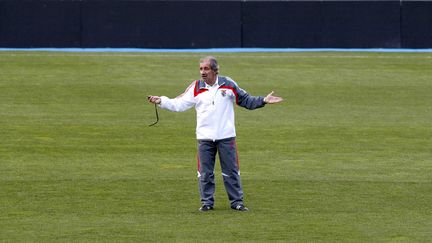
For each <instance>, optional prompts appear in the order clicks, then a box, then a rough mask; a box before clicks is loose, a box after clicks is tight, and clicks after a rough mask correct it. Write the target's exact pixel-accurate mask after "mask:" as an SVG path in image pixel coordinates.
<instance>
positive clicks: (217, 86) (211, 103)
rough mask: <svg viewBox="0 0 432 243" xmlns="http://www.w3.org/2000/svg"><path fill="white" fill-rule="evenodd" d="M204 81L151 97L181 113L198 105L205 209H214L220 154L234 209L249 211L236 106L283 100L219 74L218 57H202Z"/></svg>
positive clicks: (226, 188)
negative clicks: (171, 93) (253, 93)
mask: <svg viewBox="0 0 432 243" xmlns="http://www.w3.org/2000/svg"><path fill="white" fill-rule="evenodd" d="M199 64H200V65H199V66H200V73H201V80H196V81H194V82H192V84H191V85H189V87H188V88H187V89H186V91H185V92H184V93H183V94H181V95H179V96H177V97H176V98H174V99H170V98H168V97H166V96H149V97H148V99H149V101H150V102H151V103H154V104H158V105H159V107H161V108H163V109H167V110H170V111H176V112H181V111H185V110H187V109H189V108H191V107H193V106H195V109H196V114H197V126H196V136H197V140H198V156H197V159H198V178H199V192H200V196H201V204H202V206H201V208H200V209H199V210H200V211H202V212H205V211H209V210H212V209H213V205H214V196H213V195H214V192H215V182H214V166H215V159H216V153H219V160H220V164H221V168H222V176H223V181H224V185H225V190H226V192H227V194H228V198H229V200H230V203H231V208H232V209H234V210H238V211H248V208H246V207H245V206H244V204H243V190H242V185H241V181H240V168H239V162H238V156H237V144H236V140H235V137H236V132H235V126H234V106H233V102H234V101H235V102H236V103H237V105H239V106H242V107H245V108H247V109H250V110H253V109H256V108H261V107H263V106H264V105H265V104H274V103H279V102H281V101H282V100H283V99H282V98H281V97H277V96H273V92H271V93H270V94H268V95H267V96H266V97H261V96H251V95H249V94H248V93H247V92H246V91H244V90H243V89H241V88H240V87H239V86H238V85H237V83H236V82H234V81H233V80H232V79H231V78H229V77H223V76H219V75H218V73H219V65H218V63H217V61H216V59H215V58H214V57H211V56H209V57H204V58H202V59H200V63H199Z"/></svg>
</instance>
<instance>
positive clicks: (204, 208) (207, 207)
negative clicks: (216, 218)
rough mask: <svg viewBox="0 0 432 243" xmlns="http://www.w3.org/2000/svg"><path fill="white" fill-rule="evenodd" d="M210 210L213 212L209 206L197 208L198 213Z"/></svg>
mask: <svg viewBox="0 0 432 243" xmlns="http://www.w3.org/2000/svg"><path fill="white" fill-rule="evenodd" d="M210 210H213V207H212V206H209V205H203V206H202V207H200V208H199V211H201V212H207V211H210Z"/></svg>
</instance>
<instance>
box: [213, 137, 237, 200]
mask: <svg viewBox="0 0 432 243" xmlns="http://www.w3.org/2000/svg"><path fill="white" fill-rule="evenodd" d="M217 149H218V151H219V152H218V153H219V160H220V163H221V168H222V176H223V181H224V185H225V190H226V192H227V194H228V199H229V200H230V203H231V207H235V206H236V205H238V204H243V189H242V185H241V181H240V168H239V162H238V155H237V144H236V140H235V138H232V139H224V140H221V141H219V142H218V143H217Z"/></svg>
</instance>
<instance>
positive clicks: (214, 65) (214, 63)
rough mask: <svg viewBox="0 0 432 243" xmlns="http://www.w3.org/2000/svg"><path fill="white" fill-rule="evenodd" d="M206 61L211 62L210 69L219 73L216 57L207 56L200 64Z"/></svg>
mask: <svg viewBox="0 0 432 243" xmlns="http://www.w3.org/2000/svg"><path fill="white" fill-rule="evenodd" d="M204 61H210V68H211V69H212V70H213V71H215V72H216V73H219V64H218V62H217V60H216V58H215V57H214V56H207V57H203V58H201V59H200V63H202V62H204Z"/></svg>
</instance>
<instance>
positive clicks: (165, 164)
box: [0, 52, 432, 242]
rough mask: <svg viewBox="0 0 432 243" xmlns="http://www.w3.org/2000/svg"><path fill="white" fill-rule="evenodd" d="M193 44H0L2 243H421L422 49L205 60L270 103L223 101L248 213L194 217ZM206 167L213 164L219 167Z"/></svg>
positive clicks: (431, 207) (429, 70)
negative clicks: (229, 104) (187, 105)
mask: <svg viewBox="0 0 432 243" xmlns="http://www.w3.org/2000/svg"><path fill="white" fill-rule="evenodd" d="M204 55H208V54H199V53H177V54H175V53H172V54H170V53H153V54H151V53H148V54H146V53H56V52H0V241H11V242H25V241H37V242H50V241H54V242H58V241H116V242H128V241H130V242H132V241H140V242H142V241H158V242H159V241H160V242H172V241H178V242H191V241H192V242H204V241H215V242H222V241H224V242H267V241H280V242H282V241H286V242H430V241H432V126H431V124H432V123H431V121H432V54H431V53H332V52H321V53H243V54H229V53H219V54H214V55H215V56H216V57H217V58H218V59H219V63H220V65H221V75H226V76H230V77H232V78H233V79H234V80H236V81H237V82H238V83H239V85H240V86H241V87H243V88H244V89H246V90H247V91H248V92H250V93H251V94H254V95H265V94H267V93H268V92H270V91H271V90H274V91H275V94H276V95H280V96H282V97H284V98H285V102H284V103H282V104H278V105H273V106H266V107H265V108H263V109H259V110H255V111H248V110H245V109H242V108H239V107H237V108H236V124H237V135H238V138H237V143H238V147H239V157H240V163H241V170H242V180H243V186H244V191H245V203H246V205H247V206H248V207H249V208H250V209H251V211H250V212H247V213H243V212H236V211H233V210H231V209H230V207H229V203H228V199H227V197H226V194H225V191H224V188H223V183H222V179H221V176H220V166H219V165H218V166H216V168H217V170H216V174H217V181H216V185H217V191H216V205H215V210H214V211H212V212H208V213H200V212H198V208H199V207H200V201H199V195H198V184H197V177H196V160H195V158H196V141H195V111H194V110H193V109H191V110H189V111H186V112H183V113H173V112H168V111H162V110H161V111H160V112H159V114H160V122H159V124H158V125H156V126H154V127H148V126H147V125H148V124H150V123H152V122H153V121H154V120H155V114H154V107H153V106H152V105H151V104H149V103H148V102H147V100H146V97H147V95H149V94H153V95H167V96H170V97H175V96H177V95H178V94H180V93H182V92H183V91H184V89H185V88H186V87H187V86H188V84H189V83H190V82H191V81H193V80H194V79H197V78H199V72H198V59H199V58H200V57H202V56H204ZM217 163H218V162H217Z"/></svg>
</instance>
